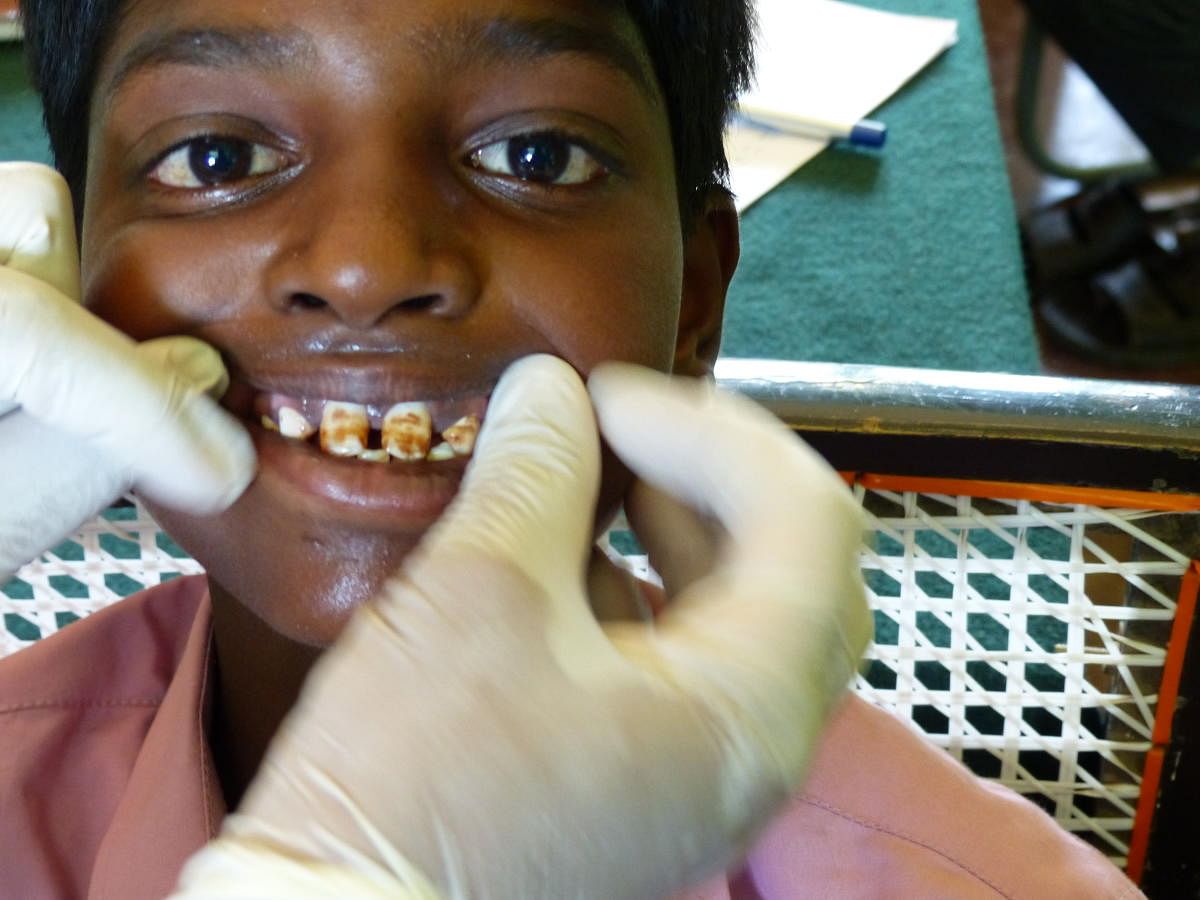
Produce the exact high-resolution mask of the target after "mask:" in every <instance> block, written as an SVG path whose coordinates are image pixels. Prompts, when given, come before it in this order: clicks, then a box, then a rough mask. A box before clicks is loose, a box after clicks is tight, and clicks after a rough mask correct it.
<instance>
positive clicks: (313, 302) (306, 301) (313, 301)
mask: <svg viewBox="0 0 1200 900" xmlns="http://www.w3.org/2000/svg"><path fill="white" fill-rule="evenodd" d="M328 305H329V304H328V303H326V302H325V301H324V300H322V299H321V298H320V297H318V296H317V295H316V294H302V293H301V294H292V296H291V297H290V298H289V300H288V306H289V307H290V308H291V309H324V308H325V307H326V306H328Z"/></svg>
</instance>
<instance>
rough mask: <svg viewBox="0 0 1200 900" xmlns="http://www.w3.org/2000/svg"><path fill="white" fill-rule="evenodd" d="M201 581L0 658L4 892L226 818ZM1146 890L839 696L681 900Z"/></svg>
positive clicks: (165, 845) (99, 869)
mask: <svg viewBox="0 0 1200 900" xmlns="http://www.w3.org/2000/svg"><path fill="white" fill-rule="evenodd" d="M210 664H211V622H210V609H209V598H208V589H207V584H206V582H205V580H204V578H203V577H202V576H195V577H191V578H179V579H176V580H174V581H171V582H169V583H167V584H165V585H163V586H161V587H158V588H154V589H151V590H149V591H144V592H142V593H141V594H138V595H136V596H134V597H130V598H129V599H127V600H124V601H122V602H121V603H119V604H117V605H115V606H112V607H109V608H108V609H105V610H102V611H101V612H98V613H96V614H94V615H92V616H90V617H88V618H87V619H85V620H84V621H82V622H77V623H75V624H73V625H71V626H70V627H69V628H67V629H66V630H64V631H62V632H59V633H58V634H56V635H54V636H53V637H50V638H47V639H46V640H45V641H42V642H40V643H38V644H35V645H34V646H32V647H29V648H28V649H26V650H22V651H21V652H20V653H17V654H15V655H14V656H11V657H9V658H7V659H5V660H0V748H2V750H0V893H3V895H4V896H6V897H21V898H38V900H40V898H63V900H69V898H82V897H88V898H95V900H101V898H111V900H139V898H159V897H162V896H164V895H165V894H167V893H168V892H169V891H170V890H171V888H172V887H173V885H174V883H175V879H176V876H177V874H178V872H179V869H180V867H181V866H182V865H183V862H184V860H186V859H187V857H188V856H189V855H190V854H191V853H192V852H193V851H194V850H196V849H197V848H199V847H200V846H201V845H202V844H203V843H204V842H205V841H206V840H208V838H210V837H211V836H212V835H213V834H215V833H216V830H217V828H218V826H219V825H220V822H221V818H222V816H223V815H224V814H225V804H224V800H223V799H222V796H221V792H220V786H219V784H218V782H217V778H216V772H215V770H214V769H213V763H212V758H211V754H210V752H209V748H208V743H207V740H206V736H205V717H206V708H207V697H206V685H207V681H208V676H209V672H210V668H211V665H210ZM1141 896H1142V894H1141V893H1140V892H1139V891H1138V890H1137V889H1136V888H1134V887H1133V885H1131V884H1130V883H1129V882H1128V881H1127V880H1126V879H1125V878H1124V876H1123V875H1122V874H1121V873H1120V872H1119V871H1117V870H1116V869H1115V868H1114V867H1113V866H1112V865H1111V864H1110V863H1109V862H1108V861H1107V860H1106V859H1104V858H1103V857H1102V856H1101V855H1100V854H1099V853H1097V852H1096V851H1095V850H1093V849H1091V848H1090V847H1088V846H1087V845H1085V844H1084V843H1083V842H1082V841H1079V840H1077V839H1076V838H1074V837H1072V836H1070V835H1069V834H1067V833H1066V832H1064V831H1062V830H1061V829H1059V827H1058V826H1057V825H1056V824H1055V823H1054V821H1053V820H1052V819H1050V818H1049V817H1048V816H1047V815H1045V814H1044V813H1043V812H1042V811H1041V810H1039V809H1038V808H1036V807H1035V806H1033V805H1032V804H1031V803H1028V802H1027V801H1025V800H1023V799H1022V798H1020V797H1018V796H1017V795H1016V794H1014V793H1012V792H1010V791H1008V790H1006V789H1004V788H1000V787H996V786H993V785H990V784H987V783H986V782H983V781H981V780H979V779H977V778H975V777H974V776H972V775H971V774H970V773H968V772H967V770H966V769H964V768H963V767H962V766H960V765H959V764H958V763H956V762H955V761H954V760H952V759H951V758H950V757H949V756H948V755H946V754H945V753H943V752H942V751H941V750H938V749H937V748H935V747H933V746H932V745H930V744H928V743H926V742H925V741H923V740H922V739H921V738H920V737H919V736H918V735H916V734H914V733H913V732H912V731H911V730H910V729H909V728H908V727H906V726H905V725H903V724H902V723H900V722H899V721H897V720H895V719H893V718H892V717H891V716H889V715H888V714H886V713H884V712H882V711H880V710H877V709H875V708H873V707H871V706H869V705H868V704H866V703H864V702H863V701H862V700H860V699H858V698H856V697H851V698H850V699H848V700H847V701H846V703H845V704H844V705H843V707H842V709H841V710H840V712H839V713H838V715H837V716H836V717H835V719H834V721H833V723H832V725H831V727H830V728H829V731H828V733H827V734H826V735H825V737H824V739H823V742H822V746H821V748H820V750H819V751H818V754H817V757H816V760H815V763H814V766H813V770H812V773H811V775H810V777H809V779H808V782H807V783H806V784H805V787H804V790H803V791H802V792H801V793H800V794H799V795H798V796H797V797H796V798H795V800H794V801H793V802H792V803H791V805H790V806H789V807H788V808H787V809H786V810H785V811H784V812H783V813H782V814H781V815H780V816H779V817H778V818H777V819H776V820H775V821H774V823H773V824H772V825H771V826H770V827H769V828H768V829H767V830H766V831H765V832H764V833H763V834H762V836H761V837H760V839H759V841H758V843H757V844H756V845H755V847H754V849H753V850H752V851H751V853H750V854H749V856H748V858H747V860H746V864H745V868H744V869H743V870H742V871H740V872H738V873H736V874H734V875H732V876H730V877H725V876H722V877H720V878H716V879H713V880H712V881H711V882H709V883H707V884H705V885H702V886H701V887H699V888H696V889H694V890H692V891H689V892H687V893H686V894H684V895H681V897H680V898H677V900H800V898H814V900H815V898H820V900H859V898H862V900H866V898H921V900H927V898H954V900H974V898H1000V897H1007V898H1047V900H1051V898H1052V900H1072V898H1079V900H1102V898H1136V897H1141Z"/></svg>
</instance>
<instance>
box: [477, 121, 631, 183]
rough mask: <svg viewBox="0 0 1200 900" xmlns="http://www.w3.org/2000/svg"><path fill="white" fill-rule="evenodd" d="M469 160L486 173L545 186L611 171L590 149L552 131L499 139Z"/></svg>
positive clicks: (591, 177)
mask: <svg viewBox="0 0 1200 900" xmlns="http://www.w3.org/2000/svg"><path fill="white" fill-rule="evenodd" d="M468 161H469V162H470V164H471V165H472V166H474V167H475V168H477V169H482V170H484V171H485V172H490V173H492V174H495V175H503V176H506V177H508V178H516V179H519V180H521V181H530V182H534V183H536V184H546V185H571V184H585V183H587V182H589V181H592V180H593V179H595V178H598V177H600V176H601V175H604V174H606V173H607V171H608V170H607V169H606V168H605V167H604V165H603V164H602V163H601V162H600V161H599V160H597V159H596V157H595V156H593V155H592V154H591V153H590V152H589V151H588V150H586V149H584V148H583V147H581V146H580V145H579V144H578V143H576V142H575V141H572V140H570V139H569V138H567V137H564V136H563V135H560V134H555V133H553V132H539V133H537V134H523V135H519V136H518V137H513V138H507V139H505V140H503V141H496V143H494V144H488V145H487V146H486V147H481V148H480V149H478V150H476V151H474V152H473V153H471V155H470V156H469V157H468Z"/></svg>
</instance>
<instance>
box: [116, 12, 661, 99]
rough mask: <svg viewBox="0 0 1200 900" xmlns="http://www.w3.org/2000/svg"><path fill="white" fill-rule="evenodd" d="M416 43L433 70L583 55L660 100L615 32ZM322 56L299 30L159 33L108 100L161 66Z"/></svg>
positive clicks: (529, 25)
mask: <svg viewBox="0 0 1200 900" xmlns="http://www.w3.org/2000/svg"><path fill="white" fill-rule="evenodd" d="M411 44H412V47H413V49H414V50H415V51H416V52H418V53H420V54H421V55H422V56H424V57H426V58H427V59H428V60H429V62H430V63H431V64H433V65H436V64H438V63H443V64H444V63H445V62H446V61H447V60H457V61H460V62H462V63H469V62H472V61H475V62H478V61H479V60H480V59H481V58H485V59H490V60H493V61H496V62H501V63H503V62H536V61H537V60H540V59H544V58H546V57H549V56H556V55H560V54H570V53H576V54H580V55H583V56H587V57H591V58H593V59H596V60H598V61H599V62H601V63H604V64H606V65H608V66H610V67H612V68H614V69H616V70H617V71H619V72H621V73H622V74H624V75H626V76H627V77H629V78H630V79H631V80H632V81H633V82H634V84H636V85H637V87H638V88H639V89H641V90H642V91H643V92H644V93H645V94H646V95H647V96H648V97H649V98H650V99H651V100H654V101H656V100H657V96H658V95H657V92H656V91H655V89H654V85H653V81H652V78H651V77H650V76H649V75H648V73H647V71H646V66H645V65H644V64H643V61H642V57H641V56H640V55H639V54H638V53H637V51H636V50H635V49H634V48H633V47H632V46H630V44H629V43H627V42H626V41H624V40H622V39H621V38H620V37H618V36H617V35H615V34H612V33H610V32H607V31H604V30H600V29H594V28H587V27H584V26H581V25H576V24H573V23H570V22H565V21H561V20H558V19H550V18H532V19H530V18H517V17H510V16H500V17H496V18H488V19H463V20H462V21H460V22H458V23H457V24H456V25H454V26H449V27H447V26H444V25H441V26H435V27H432V28H429V29H426V30H423V31H421V32H419V33H418V35H416V36H415V37H414V38H413V39H412V41H411ZM317 55H318V51H317V45H316V41H315V40H314V39H313V37H312V35H310V34H309V33H308V32H306V31H302V30H300V29H281V30H275V29H272V30H266V29H259V28H241V29H232V30H230V29H209V28H200V29H183V30H174V31H155V32H150V33H149V34H147V35H146V36H144V37H143V38H142V39H141V40H140V41H139V42H138V43H136V44H135V45H134V46H133V47H132V48H131V49H130V50H129V51H128V52H126V53H125V55H124V56H123V57H122V58H121V59H120V61H119V63H118V64H117V66H116V69H115V70H114V72H113V75H112V76H111V77H110V78H109V80H108V84H107V85H105V87H104V89H103V93H102V96H103V99H104V102H105V103H107V102H109V101H110V100H111V99H112V96H113V94H115V93H116V91H117V90H118V89H119V88H120V86H121V85H122V83H124V82H125V81H127V80H128V79H129V78H130V77H131V76H132V75H134V74H135V73H137V72H139V71H142V70H144V69H147V68H152V67H154V66H160V65H168V64H178V65H193V66H205V67H210V68H225V67H235V68H236V67H241V68H245V67H251V68H255V69H260V70H264V71H270V70H278V69H283V68H289V67H303V66H306V65H310V64H311V63H312V62H313V61H314V60H315V59H316V57H317Z"/></svg>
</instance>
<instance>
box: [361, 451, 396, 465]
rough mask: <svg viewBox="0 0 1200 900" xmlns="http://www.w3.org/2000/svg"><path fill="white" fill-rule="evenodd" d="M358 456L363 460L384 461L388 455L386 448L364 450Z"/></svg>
mask: <svg viewBox="0 0 1200 900" xmlns="http://www.w3.org/2000/svg"><path fill="white" fill-rule="evenodd" d="M358 458H359V459H361V460H362V461H363V462H373V463H385V462H387V461H388V459H389V458H390V457H389V456H388V452H387V451H386V450H364V451H363V452H362V453H360V454H358Z"/></svg>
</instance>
